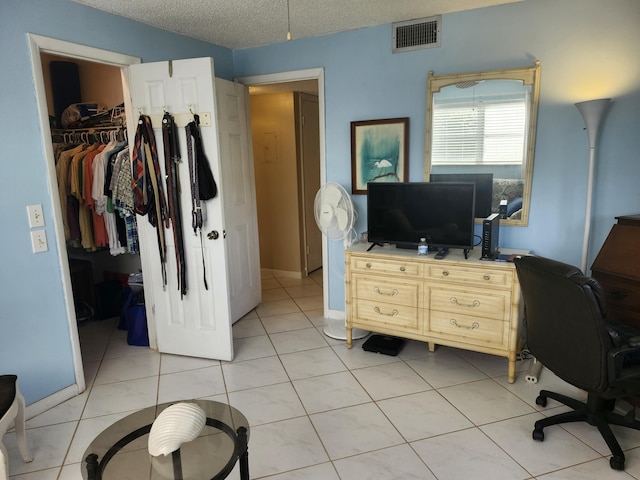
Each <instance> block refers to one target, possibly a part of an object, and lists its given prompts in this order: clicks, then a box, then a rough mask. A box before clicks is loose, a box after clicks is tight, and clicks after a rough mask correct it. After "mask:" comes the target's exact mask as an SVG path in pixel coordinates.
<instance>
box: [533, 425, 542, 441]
mask: <svg viewBox="0 0 640 480" xmlns="http://www.w3.org/2000/svg"><path fill="white" fill-rule="evenodd" d="M531 436H532V437H533V439H534V440H537V441H538V442H542V441H543V440H544V432H543V431H542V429H541V428H539V429H538V428H536V429H535V430H534V431H533V433H532V434H531Z"/></svg>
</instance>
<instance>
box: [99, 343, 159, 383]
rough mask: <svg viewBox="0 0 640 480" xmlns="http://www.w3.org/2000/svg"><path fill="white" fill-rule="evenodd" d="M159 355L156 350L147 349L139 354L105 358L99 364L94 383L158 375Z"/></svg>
mask: <svg viewBox="0 0 640 480" xmlns="http://www.w3.org/2000/svg"><path fill="white" fill-rule="evenodd" d="M160 356H161V354H159V353H158V352H154V351H151V350H149V349H147V351H146V353H141V354H140V355H135V356H126V357H116V358H107V359H105V360H104V361H103V362H102V365H100V369H99V370H98V374H97V375H96V379H95V382H94V385H104V384H105V383H113V382H119V381H122V380H133V379H136V378H144V377H151V376H158V375H159V374H160Z"/></svg>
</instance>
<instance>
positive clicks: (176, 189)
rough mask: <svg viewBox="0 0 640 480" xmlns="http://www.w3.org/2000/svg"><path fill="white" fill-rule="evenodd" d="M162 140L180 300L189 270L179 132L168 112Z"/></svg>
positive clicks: (163, 125) (184, 291)
mask: <svg viewBox="0 0 640 480" xmlns="http://www.w3.org/2000/svg"><path fill="white" fill-rule="evenodd" d="M162 140H163V144H164V170H165V176H166V182H167V197H168V199H167V200H168V204H169V218H171V224H172V227H173V241H174V245H175V254H176V273H177V276H178V290H180V298H183V297H184V295H185V294H186V293H187V269H186V262H185V256H184V238H183V232H182V210H181V208H180V176H179V170H178V165H179V163H180V149H179V146H178V130H177V128H176V124H175V122H174V120H173V117H172V116H171V114H169V113H168V112H165V113H164V116H163V117H162Z"/></svg>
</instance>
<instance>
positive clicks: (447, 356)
mask: <svg viewBox="0 0 640 480" xmlns="http://www.w3.org/2000/svg"><path fill="white" fill-rule="evenodd" d="M407 364H408V365H409V366H410V367H411V368H413V369H414V370H415V371H416V372H418V374H419V375H420V376H421V377H422V378H424V379H425V380H426V381H427V382H428V383H429V385H431V386H432V387H434V388H441V387H448V386H451V385H458V384H461V383H467V382H472V381H474V380H480V379H483V378H487V375H486V374H485V373H483V372H481V371H480V370H478V369H477V368H475V367H474V366H473V365H471V364H470V363H469V362H467V361H466V360H464V359H463V358H461V357H460V356H459V355H457V354H456V353H455V352H454V351H453V350H451V349H448V348H444V347H437V348H436V351H435V352H430V353H429V354H428V355H427V356H425V357H422V358H417V359H413V360H408V361H407Z"/></svg>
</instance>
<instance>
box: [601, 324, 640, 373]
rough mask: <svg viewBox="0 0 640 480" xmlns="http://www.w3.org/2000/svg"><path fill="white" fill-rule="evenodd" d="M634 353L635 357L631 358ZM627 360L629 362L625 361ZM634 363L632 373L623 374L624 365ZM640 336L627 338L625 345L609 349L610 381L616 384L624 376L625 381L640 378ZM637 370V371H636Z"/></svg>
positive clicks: (608, 368)
mask: <svg viewBox="0 0 640 480" xmlns="http://www.w3.org/2000/svg"><path fill="white" fill-rule="evenodd" d="M632 355H633V357H634V358H629V357H631V356H632ZM625 360H627V362H626V363H625ZM631 365H633V366H634V367H635V368H633V369H629V370H630V371H629V372H628V373H629V374H631V375H628V374H627V375H621V372H622V370H623V369H624V367H625V366H626V367H629V366H631ZM639 367H640V336H637V337H631V338H628V339H626V340H625V343H624V345H621V346H619V347H616V348H613V349H611V350H609V353H608V354H607V370H608V374H609V383H610V384H615V383H616V382H617V381H619V380H621V379H622V377H624V381H628V380H634V381H638V380H640V368H639ZM636 372H637V373H636Z"/></svg>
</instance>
